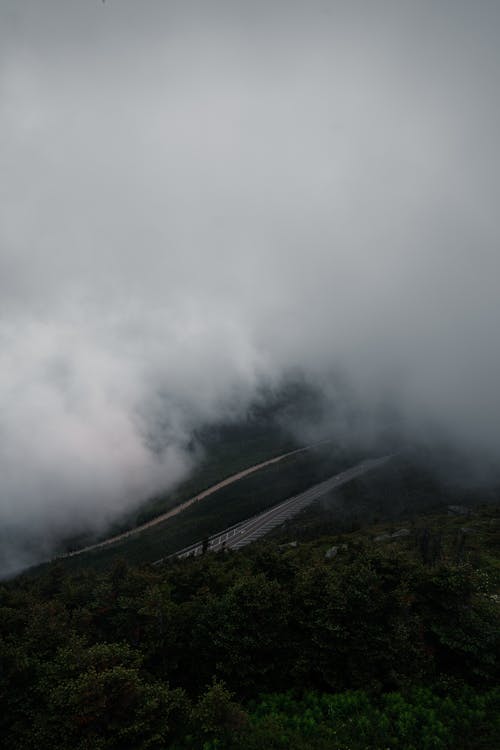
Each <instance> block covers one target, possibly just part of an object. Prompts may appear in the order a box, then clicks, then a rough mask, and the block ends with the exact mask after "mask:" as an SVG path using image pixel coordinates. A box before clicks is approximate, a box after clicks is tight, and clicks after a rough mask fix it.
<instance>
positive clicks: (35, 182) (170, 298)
mask: <svg viewBox="0 0 500 750" xmlns="http://www.w3.org/2000/svg"><path fill="white" fill-rule="evenodd" d="M0 13H1V23H0V117H1V126H0V128H1V129H0V160H1V167H2V170H1V171H2V180H1V184H0V190H1V196H0V198H1V201H0V345H1V348H0V415H1V422H0V478H1V479H0V521H1V522H2V523H3V524H4V526H6V527H7V528H11V527H12V528H19V527H20V528H23V529H24V530H25V531H26V530H34V531H35V533H36V535H37V536H38V537H40V538H44V539H46V540H47V550H49V549H50V545H51V544H52V540H53V539H54V537H56V536H57V535H58V534H60V533H63V531H64V532H66V531H68V530H71V529H73V528H78V527H79V526H81V525H86V524H91V525H92V524H93V525H95V526H100V525H102V524H103V523H106V522H107V521H108V520H109V519H110V518H112V517H113V515H115V514H116V513H117V512H118V511H119V510H120V509H123V508H124V507H127V506H128V505H130V504H133V503H135V502H138V501H139V500H140V499H141V498H143V497H145V496H146V495H148V494H150V493H151V492H154V491H155V490H157V489H159V488H163V487H166V486H169V484H170V483H173V482H175V481H177V480H178V479H179V478H180V477H182V476H183V475H185V474H186V472H188V471H189V469H190V466H191V459H190V457H189V456H188V454H187V453H186V451H185V447H186V445H187V443H188V442H189V440H190V436H191V434H192V431H193V428H194V427H195V426H196V425H197V424H199V423H200V422H201V421H207V420H208V421H210V420H212V419H216V418H219V417H220V416H223V417H225V416H228V415H231V414H234V410H235V404H239V407H240V408H241V410H242V411H244V409H245V406H246V404H247V403H248V401H249V399H251V397H252V393H253V392H254V388H255V386H256V385H257V383H258V382H259V381H260V379H261V378H267V379H279V377H280V376H281V374H282V373H284V372H286V371H288V370H290V369H297V368H299V369H301V370H303V371H305V372H306V374H307V375H308V377H310V378H311V379H313V380H315V381H316V382H318V383H320V384H322V386H323V387H324V388H325V390H326V391H329V390H331V388H332V382H337V381H335V379H334V380H333V381H332V373H335V377H337V375H338V373H341V374H342V375H341V377H342V379H343V380H344V381H345V382H348V383H349V388H350V392H351V393H352V394H355V398H357V399H359V400H360V401H361V402H362V403H363V409H364V410H365V411H366V412H367V413H370V414H371V415H372V418H373V419H375V420H376V415H377V414H379V412H380V407H381V405H389V404H390V405H391V407H392V408H393V409H395V410H397V411H398V413H399V415H400V419H401V420H402V421H403V423H404V425H405V431H406V433H407V434H410V435H418V436H419V437H420V438H422V437H425V435H426V433H427V432H428V431H429V430H431V429H432V430H437V431H440V434H446V435H448V436H450V437H451V438H453V440H454V441H455V442H456V443H457V445H458V446H459V447H460V448H461V449H462V450H464V451H465V452H469V453H471V454H472V453H474V454H484V455H487V457H488V459H490V460H493V461H497V460H498V459H499V458H500V445H499V441H498V437H497V429H498V423H499V419H500V399H499V398H498V393H497V391H498V382H500V347H499V344H498V336H497V327H498V321H499V319H500V315H499V314H500V302H499V300H500V253H499V235H500V231H499V228H498V218H497V215H498V210H497V203H498V196H499V194H500V192H499V184H498V183H499V180H500V177H499V175H500V170H499V167H500V164H499V161H500V160H499V150H498V145H497V140H498V132H500V122H499V120H500V117H499V114H500V106H499V105H500V102H499V91H500V87H499V70H500V67H499V62H500V60H499V55H500V53H499V51H498V44H497V38H498V30H499V22H500V9H499V7H498V3H496V2H489V1H488V0H483V1H482V2H476V3H474V4H472V3H465V2H460V0H448V1H443V2H440V3H434V2H421V1H420V2H416V1H415V2H405V3H402V2H400V1H399V0H398V1H396V0H394V1H389V0H386V1H384V0H382V1H381V2H377V3H373V2H368V0H366V2H356V1H354V2H353V1H350V2H326V1H325V2H319V0H318V1H317V2H314V0H313V1H312V2H311V1H309V2H272V0H271V2H266V3H260V2H256V3H247V2H243V1H242V2H238V0H236V2H235V1H234V0H233V1H232V2H229V1H228V2H223V1H222V0H220V1H218V0H214V2H204V3H201V2H200V3H195V2H189V0H183V2H163V1H160V0H150V1H148V2H146V1H144V0H142V1H141V2H139V0H107V1H106V3H104V4H103V3H102V2H100V1H99V2H98V0H85V1H82V0H59V1H57V0H46V2H43V3H40V2H38V1H37V0H24V1H23V2H18V0H6V2H4V3H3V4H2V10H1V11H0ZM371 421H373V420H371ZM338 424H342V426H343V427H344V426H345V424H346V420H340V421H339V422H338ZM333 426H335V425H333ZM329 429H330V427H329ZM370 429H371V430H372V429H373V424H371V423H370ZM375 432H376V430H375ZM26 559H27V558H26ZM26 559H23V562H26Z"/></svg>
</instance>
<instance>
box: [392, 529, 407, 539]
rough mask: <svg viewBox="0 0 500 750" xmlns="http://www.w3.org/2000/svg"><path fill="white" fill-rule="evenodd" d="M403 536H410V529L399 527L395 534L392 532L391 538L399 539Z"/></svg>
mask: <svg viewBox="0 0 500 750" xmlns="http://www.w3.org/2000/svg"><path fill="white" fill-rule="evenodd" d="M402 536H410V530H409V529H398V531H395V532H394V533H393V534H391V539H399V537H402Z"/></svg>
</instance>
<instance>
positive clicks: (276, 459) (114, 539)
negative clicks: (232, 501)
mask: <svg viewBox="0 0 500 750" xmlns="http://www.w3.org/2000/svg"><path fill="white" fill-rule="evenodd" d="M328 442H330V441H329V440H323V441H322V442H321V443H314V444H313V445H306V446H305V447H304V448H297V449H296V450H293V451H288V453H282V454H281V455H280V456H275V457H274V458H269V459H268V460H267V461H262V462H261V463H259V464H254V465H253V466H249V467H248V468H247V469H243V471H238V472H237V473H236V474H231V476H229V477H226V478H225V479H222V480H221V481H220V482H217V484H213V485H212V486H211V487H209V488H208V489H206V490H203V492H199V493H198V494H197V495H195V496H194V497H191V498H189V500H185V501H184V502H183V503H180V504H179V505H176V506H175V508H172V509H171V510H169V511H167V512H166V513H162V514H161V515H160V516H156V517H155V518H153V519H151V521H147V523H143V524H141V525H140V526H135V527H134V528H133V529H129V531H124V532H122V533H121V534H116V535H115V536H111V537H108V539H104V540H103V541H102V542H96V544H89V545H88V546H87V547H81V548H80V549H77V550H75V551H74V552H68V553H67V554H65V555H60V557H73V556H74V555H81V554H82V552H89V551H90V550H93V549H99V548H100V547H107V546H108V545H109V544H114V543H115V542H120V541H122V540H123V539H127V537H129V536H132V534H138V533H139V532H141V531H144V530H145V529H149V528H151V526H156V524H158V523H162V522H163V521H166V520H167V519H168V518H172V516H176V515H177V514H178V513H181V512H182V511H183V510H185V509H186V508H189V506H190V505H193V503H197V502H199V501H200V500H204V499H205V498H206V497H208V496H209V495H212V494H213V493H214V492H217V490H220V489H222V488H223V487H227V486H228V485H229V484H233V482H238V481H239V480H240V479H243V477H246V476H248V475H249V474H253V473H254V472H255V471H259V469H263V468H264V467H265V466H271V464H276V463H278V462H279V461H283V459H285V458H288V457H289V456H294V455H295V454H296V453H303V452H304V451H308V450H310V449H311V448H315V447H316V446H317V445H321V444H322V443H328Z"/></svg>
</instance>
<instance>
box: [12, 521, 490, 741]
mask: <svg viewBox="0 0 500 750" xmlns="http://www.w3.org/2000/svg"><path fill="white" fill-rule="evenodd" d="M499 517H500V514H499V511H498V508H495V507H489V508H483V509H482V510H478V511H477V512H476V513H475V514H474V515H473V516H471V517H470V518H467V519H466V520H465V521H464V519H463V518H452V517H446V516H434V517H430V518H424V519H421V520H420V521H419V522H418V523H417V524H414V525H410V528H409V533H408V534H407V535H406V536H401V537H396V538H394V540H392V541H391V539H387V538H385V539H382V540H379V541H378V542H376V541H375V537H376V535H377V534H378V535H381V532H383V531H384V528H382V527H380V526H379V527H377V528H376V529H371V528H368V529H363V530H361V531H357V532H353V533H350V534H344V535H340V536H337V537H335V538H331V537H330V538H322V539H316V540H315V541H310V542H306V543H301V544H298V545H297V546H290V545H280V544H278V543H277V542H274V543H273V542H267V543H261V544H256V545H254V546H252V547H250V548H248V549H246V550H244V551H242V552H239V553H226V554H223V553H222V554H219V555H213V554H208V555H205V556H204V557H201V558H197V559H194V560H187V561H176V562H171V563H168V564H166V565H164V566H161V567H150V566H142V567H129V566H127V564H125V562H123V561H122V562H116V563H115V564H114V566H113V567H112V568H111V569H110V570H108V571H105V572H98V571H96V570H93V569H91V568H88V569H85V570H81V571H79V572H77V573H69V572H68V571H66V570H65V569H64V568H63V567H62V566H61V565H58V564H55V565H52V566H51V567H50V568H48V569H47V570H46V571H45V572H44V574H43V575H40V576H38V577H32V576H31V577H28V576H25V577H22V578H19V579H17V580H15V581H11V582H8V583H4V584H3V585H2V587H1V589H0V646H1V667H2V668H1V672H0V694H1V701H2V708H3V710H2V714H1V717H0V722H1V725H0V733H1V737H2V740H3V745H4V746H5V747H12V748H16V749H17V748H19V750H34V749H35V748H36V750H45V748H51V750H67V749H68V748H74V750H90V748H92V749H94V748H97V750H104V749H106V750H108V749H111V748H116V750H127V749H129V748H130V750H132V749H134V750H135V749H136V748H151V749H157V750H162V749H166V748H177V749H179V748H204V749H205V750H212V749H215V748H235V749H236V748H243V749H244V748H247V749H248V750H250V749H253V748H255V750H257V748H280V749H281V748H283V750H285V748H292V749H293V748H296V749H297V750H298V749H299V748H304V750H305V748H316V749H317V750H320V749H323V748H324V749H325V750H326V748H329V749H332V750H347V748H350V749H351V750H361V748H363V749H364V748H406V750H411V749H412V748H415V750H416V749H417V748H418V750H422V749H424V750H442V749H443V750H444V749H445V748H450V749H451V748H470V749H473V748H477V749H478V750H479V749H480V748H483V750H486V749H487V748H488V749H490V748H493V747H496V746H498V740H499V738H500V727H499V724H498V716H499V715H500V691H499V689H498V654H499V645H500V644H499V628H498V624H499V617H498V614H499V596H498V592H499V588H498V583H499V581H498V572H499V556H498V535H499V525H498V522H499ZM385 531H388V532H390V531H391V528H390V527H389V528H386V529H385ZM438 542H439V543H438ZM333 543H335V544H336V546H337V547H338V551H337V554H336V555H335V556H334V557H331V558H325V552H326V550H327V549H328V548H329V546H331V545H332V544H333ZM343 544H344V545H347V548H344V549H343V548H342V547H341V545H343Z"/></svg>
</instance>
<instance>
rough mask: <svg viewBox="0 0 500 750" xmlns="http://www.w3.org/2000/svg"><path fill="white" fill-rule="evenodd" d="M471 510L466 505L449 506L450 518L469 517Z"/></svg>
mask: <svg viewBox="0 0 500 750" xmlns="http://www.w3.org/2000/svg"><path fill="white" fill-rule="evenodd" d="M469 513H470V509H469V508H466V507H465V505H448V514H449V515H450V516H468V515H469Z"/></svg>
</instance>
